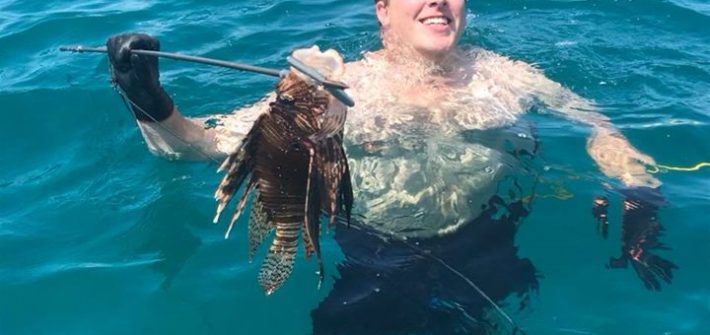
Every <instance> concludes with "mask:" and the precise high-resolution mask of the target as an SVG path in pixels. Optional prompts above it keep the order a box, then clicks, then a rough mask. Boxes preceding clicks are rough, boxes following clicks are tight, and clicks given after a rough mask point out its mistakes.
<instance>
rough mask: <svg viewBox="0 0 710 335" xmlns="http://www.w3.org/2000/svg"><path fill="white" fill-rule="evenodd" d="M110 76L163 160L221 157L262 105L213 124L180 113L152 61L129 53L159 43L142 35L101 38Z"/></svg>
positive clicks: (142, 130) (245, 130) (152, 149)
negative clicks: (110, 72) (111, 71)
mask: <svg viewBox="0 0 710 335" xmlns="http://www.w3.org/2000/svg"><path fill="white" fill-rule="evenodd" d="M106 46H107V48H108V55H109V60H110V62H111V67H112V69H113V80H114V82H115V83H116V84H117V85H118V86H119V88H120V89H121V91H123V93H122V96H123V99H124V101H125V102H126V105H127V107H128V108H129V109H130V110H131V111H132V112H133V114H134V115H135V117H136V120H137V123H138V128H139V129H140V131H141V134H142V135H143V138H144V139H145V142H146V145H147V146H148V149H149V150H150V151H151V152H152V153H153V154H156V155H159V156H163V157H166V158H169V159H188V160H205V159H216V158H221V157H224V156H226V155H227V154H229V153H230V152H231V151H232V150H234V149H235V148H236V146H237V145H238V143H239V141H240V140H241V138H242V137H243V136H244V134H246V132H247V131H248V129H249V128H250V127H251V124H252V123H253V122H254V121H255V120H256V118H257V117H258V115H259V114H261V113H263V112H264V111H265V110H266V108H267V105H268V104H267V102H266V100H263V101H261V102H259V103H257V104H255V105H253V106H251V107H249V108H245V109H243V110H239V111H236V112H235V113H234V114H233V115H231V116H225V117H223V118H222V119H223V120H221V121H220V122H217V125H216V126H214V127H207V126H206V125H205V123H204V119H200V118H196V119H189V118H186V117H184V116H183V115H182V114H181V113H180V112H179V111H178V109H177V108H176V107H175V104H174V103H173V101H172V99H171V98H170V96H168V94H167V93H166V92H165V90H164V89H163V87H162V86H161V84H160V74H159V69H158V59H157V58H156V57H150V56H142V55H137V54H131V52H130V50H131V49H145V50H159V49H160V43H159V42H158V41H157V40H156V39H155V38H153V37H151V36H148V35H145V34H125V35H118V36H113V37H111V38H109V40H108V41H107V42H106Z"/></svg>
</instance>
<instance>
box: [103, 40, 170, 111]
mask: <svg viewBox="0 0 710 335" xmlns="http://www.w3.org/2000/svg"><path fill="white" fill-rule="evenodd" d="M106 48H107V50H108V58H109V61H110V62H111V68H112V73H113V81H114V82H115V83H116V84H117V85H118V86H119V87H120V88H121V90H123V92H124V93H125V94H126V97H127V98H128V99H129V100H130V102H129V105H130V108H131V110H132V111H133V114H134V115H135V116H136V118H137V119H138V120H140V121H143V122H153V121H163V120H165V119H167V118H168V117H169V116H170V115H171V114H172V112H173V109H174V107H175V105H174V104H173V101H172V99H170V97H169V96H168V95H167V93H165V90H163V88H162V87H161V86H160V79H159V77H160V75H159V72H158V58H157V57H151V56H142V55H138V54H134V53H131V50H135V49H143V50H156V51H157V50H160V42H158V40H156V39H155V38H153V37H151V36H149V35H146V34H123V35H116V36H112V37H110V38H109V39H108V41H106Z"/></svg>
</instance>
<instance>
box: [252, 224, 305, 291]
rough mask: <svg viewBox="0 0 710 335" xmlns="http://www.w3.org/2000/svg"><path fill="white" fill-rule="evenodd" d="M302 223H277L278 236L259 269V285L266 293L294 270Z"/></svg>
mask: <svg viewBox="0 0 710 335" xmlns="http://www.w3.org/2000/svg"><path fill="white" fill-rule="evenodd" d="M300 224H301V223H300V222H288V223H277V224H276V236H275V237H274V241H273V242H272V243H271V247H270V248H269V253H268V255H267V256H266V260H265V261H264V263H263V264H262V265H261V270H260V271H259V285H260V286H261V288H262V289H263V290H264V293H266V295H270V294H272V293H273V292H274V291H275V290H276V289H278V288H279V287H281V286H282V285H283V284H284V282H285V281H286V279H288V277H289V275H290V274H291V272H292V271H293V265H294V262H295V259H296V247H297V245H298V233H299V227H300Z"/></svg>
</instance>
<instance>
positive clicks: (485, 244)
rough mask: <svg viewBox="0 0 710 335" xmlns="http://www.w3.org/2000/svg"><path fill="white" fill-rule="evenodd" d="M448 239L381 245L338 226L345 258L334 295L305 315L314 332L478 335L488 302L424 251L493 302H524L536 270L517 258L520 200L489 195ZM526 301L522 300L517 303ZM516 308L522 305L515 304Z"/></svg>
mask: <svg viewBox="0 0 710 335" xmlns="http://www.w3.org/2000/svg"><path fill="white" fill-rule="evenodd" d="M486 207H487V208H486V209H485V210H484V211H483V213H482V214H481V215H480V216H479V217H478V218H476V219H474V220H473V221H471V222H469V223H468V224H466V225H465V226H463V227H462V228H461V229H460V230H459V231H457V232H456V233H454V234H449V235H445V236H441V237H435V238H428V239H423V240H418V239H408V240H407V241H406V242H403V241H398V240H385V239H383V238H382V237H381V235H378V233H376V232H374V231H372V230H371V229H369V228H367V227H363V226H361V225H357V224H354V225H353V226H351V227H350V228H347V227H345V226H344V225H339V226H338V227H337V229H336V234H335V239H336V241H337V242H338V244H339V245H340V247H341V248H342V250H343V253H344V254H345V257H346V259H345V260H344V261H343V262H342V263H341V264H340V265H338V270H339V273H340V277H339V278H338V279H337V280H336V281H335V285H334V287H333V290H332V291H331V292H330V294H329V295H328V297H327V298H326V299H325V300H324V301H323V302H321V304H320V305H319V306H318V308H317V309H316V310H314V311H313V312H312V314H311V315H312V318H313V333H314V334H318V335H321V334H338V335H345V334H370V335H372V334H483V333H485V332H486V329H490V327H491V326H492V325H491V324H490V322H489V321H488V320H486V319H484V318H483V315H484V310H486V309H488V308H490V307H491V306H490V304H489V303H488V302H487V301H486V300H485V299H484V298H483V297H482V296H481V295H480V294H479V293H477V292H476V291H475V290H474V289H473V288H472V287H471V286H470V285H469V284H467V283H466V282H465V281H464V280H463V279H462V278H460V277H459V276H458V275H456V274H455V273H453V272H452V271H450V270H449V269H447V268H446V267H444V266H443V265H442V264H441V263H439V262H438V261H437V260H436V259H434V258H432V257H429V256H426V255H425V253H430V254H431V255H434V256H436V257H438V258H440V259H442V260H444V261H445V262H446V263H447V264H448V265H449V266H451V267H453V268H455V269H456V270H457V271H459V272H461V273H462V274H463V275H465V276H466V277H468V278H469V279H471V280H472V281H473V282H474V283H475V284H476V285H478V287H480V288H481V289H482V290H483V291H484V292H486V294H487V295H488V296H489V297H490V298H491V299H493V301H501V300H503V299H504V298H505V297H507V296H508V295H509V294H510V293H517V294H518V295H519V296H522V297H525V296H526V293H528V292H529V291H531V290H535V289H536V288H537V279H536V276H535V268H534V267H533V265H532V263H531V262H530V261H529V260H528V259H521V258H519V257H518V256H517V248H516V247H515V245H514V236H515V231H516V229H517V223H518V222H519V220H520V219H522V218H524V217H525V216H527V215H528V214H529V212H528V210H527V209H526V208H525V207H524V206H523V204H522V201H520V200H519V201H516V202H513V203H510V204H506V203H505V202H503V200H502V199H501V198H499V197H497V196H496V197H494V198H493V199H491V200H490V201H489V204H488V205H487V206H486ZM523 301H525V299H523ZM521 307H522V306H521Z"/></svg>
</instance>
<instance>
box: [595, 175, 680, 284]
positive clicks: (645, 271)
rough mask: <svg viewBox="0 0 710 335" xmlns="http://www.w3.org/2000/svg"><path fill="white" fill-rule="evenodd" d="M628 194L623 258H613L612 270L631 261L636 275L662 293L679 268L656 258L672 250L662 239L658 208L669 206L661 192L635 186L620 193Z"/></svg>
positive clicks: (623, 220) (622, 249) (624, 217)
mask: <svg viewBox="0 0 710 335" xmlns="http://www.w3.org/2000/svg"><path fill="white" fill-rule="evenodd" d="M620 193H621V194H622V195H624V197H625V199H624V214H623V219H622V233H621V256H620V257H618V258H613V257H612V258H611V259H610V260H609V264H608V267H610V268H625V267H627V265H628V262H629V261H631V265H632V266H633V268H634V270H635V271H636V274H638V276H639V278H640V279H641V280H642V281H643V283H644V286H646V288H647V289H649V290H655V291H660V290H661V283H660V281H659V279H660V280H663V281H665V282H666V283H669V284H670V283H671V280H672V279H673V269H677V268H678V266H676V265H675V264H673V263H672V262H671V261H669V260H667V259H664V258H662V257H660V256H658V255H655V254H654V253H653V252H652V251H653V250H654V249H668V248H667V247H666V246H665V245H664V244H663V243H661V241H660V240H659V237H660V236H661V234H662V233H663V226H661V224H660V222H658V218H657V213H658V208H659V207H661V206H664V205H666V204H667V203H666V200H665V199H664V198H663V196H662V195H661V194H660V192H659V191H658V189H655V188H651V187H633V188H627V189H623V190H621V191H620Z"/></svg>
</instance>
